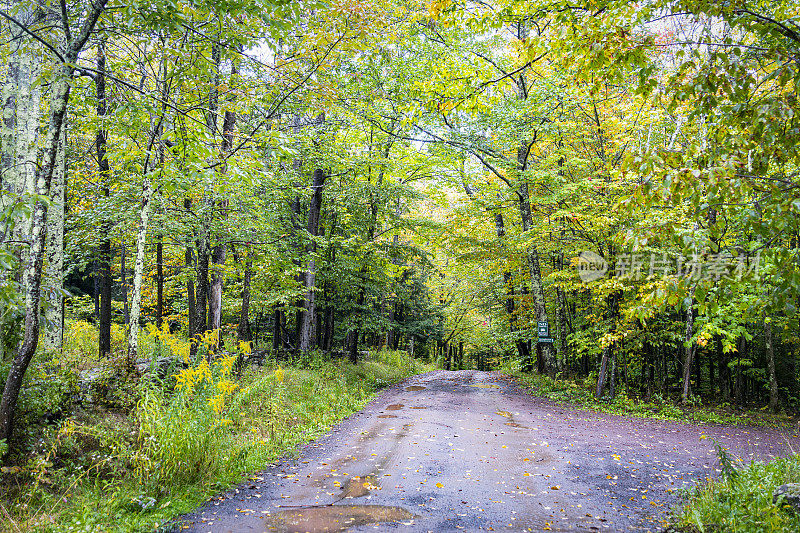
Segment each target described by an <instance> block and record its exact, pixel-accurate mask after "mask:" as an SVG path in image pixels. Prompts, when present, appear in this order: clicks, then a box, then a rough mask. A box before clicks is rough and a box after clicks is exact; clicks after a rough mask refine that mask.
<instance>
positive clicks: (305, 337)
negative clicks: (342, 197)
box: [297, 169, 326, 352]
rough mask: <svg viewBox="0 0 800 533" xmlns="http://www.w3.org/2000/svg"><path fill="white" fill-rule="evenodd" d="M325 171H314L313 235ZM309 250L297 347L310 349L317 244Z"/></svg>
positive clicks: (310, 227) (310, 217)
mask: <svg viewBox="0 0 800 533" xmlns="http://www.w3.org/2000/svg"><path fill="white" fill-rule="evenodd" d="M325 178H326V176H325V172H324V171H323V170H322V169H317V170H315V171H314V177H313V187H314V193H313V194H312V196H311V204H310V206H309V208H308V228H307V229H308V233H309V235H311V237H312V239H313V237H315V236H317V234H318V233H319V217H320V212H321V208H322V188H323V187H324V186H325ZM307 252H308V253H309V254H311V258H310V259H309V260H308V269H307V270H306V273H305V276H304V278H305V290H306V292H305V304H306V308H305V312H304V313H303V314H302V315H301V316H300V318H301V320H302V323H301V326H300V338H299V341H298V344H297V349H298V350H300V351H304V352H305V351H308V350H310V349H311V347H312V346H313V344H314V324H315V323H316V321H317V310H316V292H315V288H316V276H317V263H316V260H315V259H314V255H313V254H314V253H315V252H316V244H315V243H314V242H313V241H312V243H311V244H310V245H309V246H308V247H307Z"/></svg>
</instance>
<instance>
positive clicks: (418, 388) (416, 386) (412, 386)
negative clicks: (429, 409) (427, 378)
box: [406, 385, 428, 392]
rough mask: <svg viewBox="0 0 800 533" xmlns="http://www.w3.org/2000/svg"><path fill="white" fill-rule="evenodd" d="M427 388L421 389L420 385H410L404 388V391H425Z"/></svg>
mask: <svg viewBox="0 0 800 533" xmlns="http://www.w3.org/2000/svg"><path fill="white" fill-rule="evenodd" d="M427 388H428V387H423V386H422V385H411V386H410V387H406V390H407V391H408V392H414V391H418V390H425V389H427Z"/></svg>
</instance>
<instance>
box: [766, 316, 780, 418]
mask: <svg viewBox="0 0 800 533" xmlns="http://www.w3.org/2000/svg"><path fill="white" fill-rule="evenodd" d="M764 340H765V341H766V350H767V368H768V370H769V408H770V410H771V411H772V412H777V411H778V402H779V398H778V378H777V376H776V374H775V345H774V343H773V338H772V320H771V318H770V317H766V318H765V320H764Z"/></svg>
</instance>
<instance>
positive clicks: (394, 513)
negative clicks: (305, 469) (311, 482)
mask: <svg viewBox="0 0 800 533" xmlns="http://www.w3.org/2000/svg"><path fill="white" fill-rule="evenodd" d="M413 518H414V515H413V514H411V513H410V512H408V511H407V510H405V509H403V508H402V507H390V506H385V505H329V506H325V507H300V508H297V509H286V510H284V511H281V512H279V513H276V514H275V515H273V516H271V517H270V518H268V519H267V520H265V521H264V525H265V526H266V528H267V531H285V532H308V533H318V532H331V531H346V530H347V529H349V528H351V527H359V526H368V525H373V524H382V523H386V522H399V521H401V520H411V519H413Z"/></svg>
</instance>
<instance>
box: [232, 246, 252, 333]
mask: <svg viewBox="0 0 800 533" xmlns="http://www.w3.org/2000/svg"><path fill="white" fill-rule="evenodd" d="M252 277H253V257H252V251H251V252H248V253H247V259H245V264H244V281H243V282H242V312H241V314H240V315H239V327H238V328H237V329H236V331H237V334H238V337H239V340H240V341H245V342H248V341H251V340H252V339H253V335H252V333H251V331H250V280H251V278H252Z"/></svg>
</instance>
